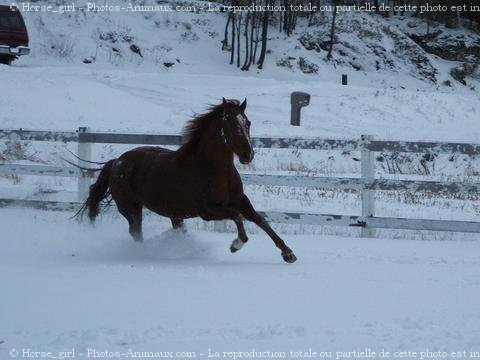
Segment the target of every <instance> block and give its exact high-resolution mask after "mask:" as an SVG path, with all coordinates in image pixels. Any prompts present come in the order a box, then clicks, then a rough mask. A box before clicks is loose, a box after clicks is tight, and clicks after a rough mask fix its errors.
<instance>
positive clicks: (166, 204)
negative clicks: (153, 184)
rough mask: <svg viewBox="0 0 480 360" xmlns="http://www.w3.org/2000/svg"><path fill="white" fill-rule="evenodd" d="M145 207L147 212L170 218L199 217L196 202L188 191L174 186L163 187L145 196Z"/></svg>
mask: <svg viewBox="0 0 480 360" xmlns="http://www.w3.org/2000/svg"><path fill="white" fill-rule="evenodd" d="M143 203H144V205H145V207H147V208H148V209H149V210H151V211H153V212H155V213H157V214H159V215H162V216H166V217H170V218H181V219H186V218H192V217H197V216H199V214H198V206H197V202H196V201H195V199H194V198H192V197H191V194H190V192H189V191H185V190H182V189H178V188H176V187H175V186H165V187H161V188H160V189H158V191H155V193H153V194H150V196H145V197H144V199H143Z"/></svg>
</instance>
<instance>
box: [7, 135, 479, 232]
mask: <svg viewBox="0 0 480 360" xmlns="http://www.w3.org/2000/svg"><path fill="white" fill-rule="evenodd" d="M252 140H253V144H254V147H256V148H275V149H294V148H295V149H310V150H319V151H320V150H341V151H359V152H360V153H361V178H333V177H310V176H280V175H256V174H242V179H243V181H244V183H246V184H254V185H276V186H289V187H306V188H321V189H338V190H347V189H351V190H356V191H360V192H361V197H362V214H361V215H359V216H350V215H337V214H333V215H330V214H309V213H292V212H272V211H267V212H264V213H263V214H264V215H265V216H266V217H267V218H268V220H270V221H273V222H283V223H292V224H313V225H332V226H356V227H361V228H362V236H365V237H369V236H373V235H374V229H375V228H379V229H380V228H386V229H409V230H433V231H452V232H471V233H480V222H467V221H444V220H428V219H407V218H388V217H376V216H375V202H374V193H375V190H384V191H412V192H420V191H428V192H433V193H448V194H453V193H463V194H478V193H479V192H480V183H470V182H468V183H467V182H439V181H418V180H415V181H412V180H389V179H375V156H374V153H375V152H415V153H432V154H433V153H437V154H442V153H443V154H451V153H458V154H466V155H470V156H478V155H480V144H467V143H445V142H409V141H381V140H375V139H374V138H373V137H371V136H368V135H364V136H362V137H361V139H358V140H332V139H318V138H310V139H309V138H267V137H257V138H253V139H252ZM0 141H49V142H64V143H67V142H69V143H70V142H75V143H77V144H78V156H79V157H81V158H82V159H85V160H91V145H92V144H94V143H96V144H99V143H103V144H131V145H133V144H143V145H180V141H181V138H180V136H178V135H161V134H117V133H101V132H89V130H88V129H87V128H79V130H78V131H76V132H58V131H38V130H33V131H28V130H22V129H20V130H0ZM0 173H6V174H18V175H37V176H64V177H76V178H78V195H79V196H78V202H55V201H40V200H19V199H0V207H7V206H20V207H32V208H36V209H47V210H75V209H78V207H79V204H80V202H81V201H82V200H83V199H85V197H86V195H87V192H88V187H89V185H90V183H91V180H92V177H93V176H94V174H93V173H91V172H88V171H82V170H79V169H77V168H73V167H57V166H46V165H20V164H0ZM218 228H221V227H217V229H218Z"/></svg>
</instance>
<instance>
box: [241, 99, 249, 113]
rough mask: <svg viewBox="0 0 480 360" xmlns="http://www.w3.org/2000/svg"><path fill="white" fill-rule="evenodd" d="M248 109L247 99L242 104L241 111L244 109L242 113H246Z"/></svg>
mask: <svg viewBox="0 0 480 360" xmlns="http://www.w3.org/2000/svg"><path fill="white" fill-rule="evenodd" d="M246 108H247V98H245V100H243V102H242V104H241V105H240V109H242V111H245V109H246Z"/></svg>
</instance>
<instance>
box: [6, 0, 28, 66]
mask: <svg viewBox="0 0 480 360" xmlns="http://www.w3.org/2000/svg"><path fill="white" fill-rule="evenodd" d="M29 53H30V49H29V48H28V33H27V27H26V26H25V21H23V17H22V14H21V13H20V11H19V10H18V9H17V8H16V7H13V6H8V5H0V63H3V64H10V63H11V62H12V61H13V60H15V59H17V58H18V57H19V56H21V55H27V54H29Z"/></svg>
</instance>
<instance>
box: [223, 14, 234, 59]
mask: <svg viewBox="0 0 480 360" xmlns="http://www.w3.org/2000/svg"><path fill="white" fill-rule="evenodd" d="M231 20H232V13H229V14H228V19H227V24H226V25H225V36H224V37H223V41H222V50H225V49H226V48H228V25H230V21H231Z"/></svg>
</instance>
